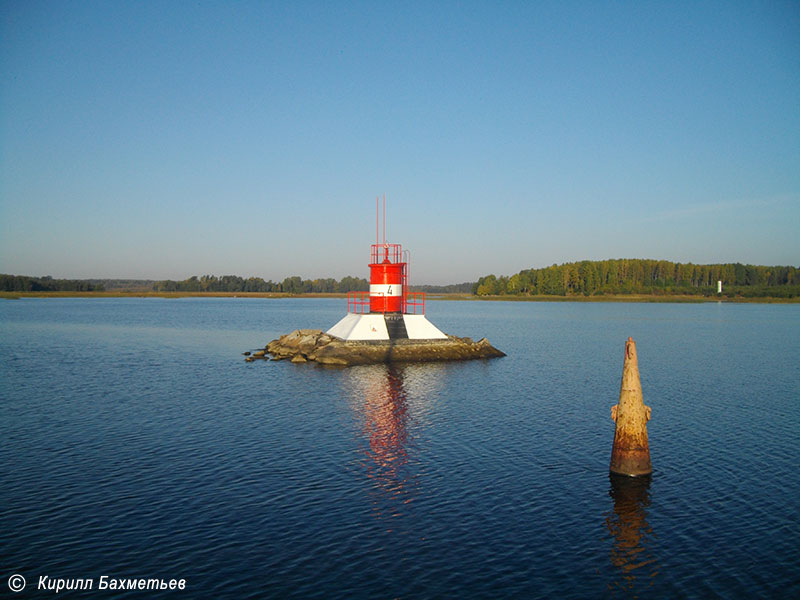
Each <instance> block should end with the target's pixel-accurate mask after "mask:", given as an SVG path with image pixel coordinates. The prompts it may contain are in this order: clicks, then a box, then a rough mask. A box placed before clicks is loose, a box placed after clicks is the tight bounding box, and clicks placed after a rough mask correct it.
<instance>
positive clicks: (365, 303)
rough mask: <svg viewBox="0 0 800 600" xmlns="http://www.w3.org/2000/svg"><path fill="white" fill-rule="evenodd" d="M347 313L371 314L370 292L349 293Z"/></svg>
mask: <svg viewBox="0 0 800 600" xmlns="http://www.w3.org/2000/svg"><path fill="white" fill-rule="evenodd" d="M347 312H349V313H356V314H359V315H362V314H366V313H368V312H369V292H347Z"/></svg>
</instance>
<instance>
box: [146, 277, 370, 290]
mask: <svg viewBox="0 0 800 600" xmlns="http://www.w3.org/2000/svg"><path fill="white" fill-rule="evenodd" d="M368 289H369V283H368V282H367V280H366V279H360V278H357V277H349V276H348V277H343V278H342V280H341V281H336V280H335V279H331V278H327V279H313V280H311V279H301V278H300V277H298V276H296V275H295V276H294V277H287V278H286V279H284V280H283V281H281V282H274V281H271V280H270V281H264V280H263V279H261V278H260V277H249V278H247V279H244V278H243V277H238V276H236V275H223V276H222V277H216V276H215V275H203V276H202V277H197V276H196V275H195V276H192V277H190V278H189V279H184V280H183V281H172V280H166V281H156V282H155V283H154V284H153V290H154V291H156V292H281V293H285V294H326V293H346V292H352V291H359V290H368Z"/></svg>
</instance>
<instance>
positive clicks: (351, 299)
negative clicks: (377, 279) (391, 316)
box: [347, 292, 425, 315]
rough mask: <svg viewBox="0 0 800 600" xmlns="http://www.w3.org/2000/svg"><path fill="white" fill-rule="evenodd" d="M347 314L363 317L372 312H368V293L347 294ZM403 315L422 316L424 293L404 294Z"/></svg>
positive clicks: (423, 312) (423, 311)
mask: <svg viewBox="0 0 800 600" xmlns="http://www.w3.org/2000/svg"><path fill="white" fill-rule="evenodd" d="M374 296H383V294H374ZM347 312H349V313H356V314H358V315H364V314H368V313H370V312H372V311H371V310H370V293H369V292H347ZM379 312H385V311H379ZM403 314H407V315H424V314H425V292H408V293H406V294H405V296H404V297H403Z"/></svg>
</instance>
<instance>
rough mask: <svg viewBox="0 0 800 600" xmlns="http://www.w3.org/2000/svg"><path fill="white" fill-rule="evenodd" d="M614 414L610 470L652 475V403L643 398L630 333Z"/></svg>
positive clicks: (613, 409) (633, 475)
mask: <svg viewBox="0 0 800 600" xmlns="http://www.w3.org/2000/svg"><path fill="white" fill-rule="evenodd" d="M611 418H612V419H614V421H615V422H616V424H617V427H616V430H615V432H614V447H613V448H612V449H611V472H612V473H617V474H619V475H629V476H632V477H641V476H643V475H650V473H652V472H653V467H652V465H651V464H650V445H649V444H648V442H647V422H648V421H649V420H650V407H649V406H645V405H644V400H643V399H642V384H641V382H640V381H639V363H638V361H637V359H636V342H634V341H633V338H630V337H629V338H628V341H627V342H625V362H624V364H623V366H622V383H621V385H620V390H619V404H617V405H615V406H612V407H611Z"/></svg>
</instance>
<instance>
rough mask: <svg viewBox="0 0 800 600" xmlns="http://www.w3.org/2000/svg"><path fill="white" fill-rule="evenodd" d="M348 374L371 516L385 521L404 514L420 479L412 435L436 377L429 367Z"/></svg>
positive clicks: (421, 420) (392, 367) (421, 422)
mask: <svg viewBox="0 0 800 600" xmlns="http://www.w3.org/2000/svg"><path fill="white" fill-rule="evenodd" d="M348 374H349V375H350V381H349V383H350V388H351V389H350V395H351V399H350V402H351V406H352V408H353V411H354V413H355V416H356V418H357V419H358V420H359V429H360V431H361V433H362V434H363V437H362V449H363V452H364V457H363V461H362V465H363V467H364V472H365V473H366V476H367V477H368V479H369V480H370V481H371V483H372V487H371V489H372V492H374V493H373V494H372V499H371V502H372V507H373V511H374V513H375V515H376V516H377V517H379V518H390V519H391V518H394V517H397V516H400V515H402V514H404V513H405V512H406V508H407V505H409V504H410V503H411V502H413V500H414V498H415V497H416V493H417V486H418V484H419V476H420V474H421V473H420V464H419V460H418V456H417V454H416V451H417V450H418V447H417V440H416V439H415V433H416V432H418V430H419V428H420V427H422V426H423V425H424V419H425V415H426V413H427V410H428V408H429V406H428V401H427V400H426V396H427V394H428V393H429V392H430V390H431V389H432V388H435V387H436V381H437V375H438V371H437V369H436V368H431V365H418V366H415V365H402V366H398V365H370V366H367V367H355V368H352V369H349V370H348ZM409 388H412V393H409Z"/></svg>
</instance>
